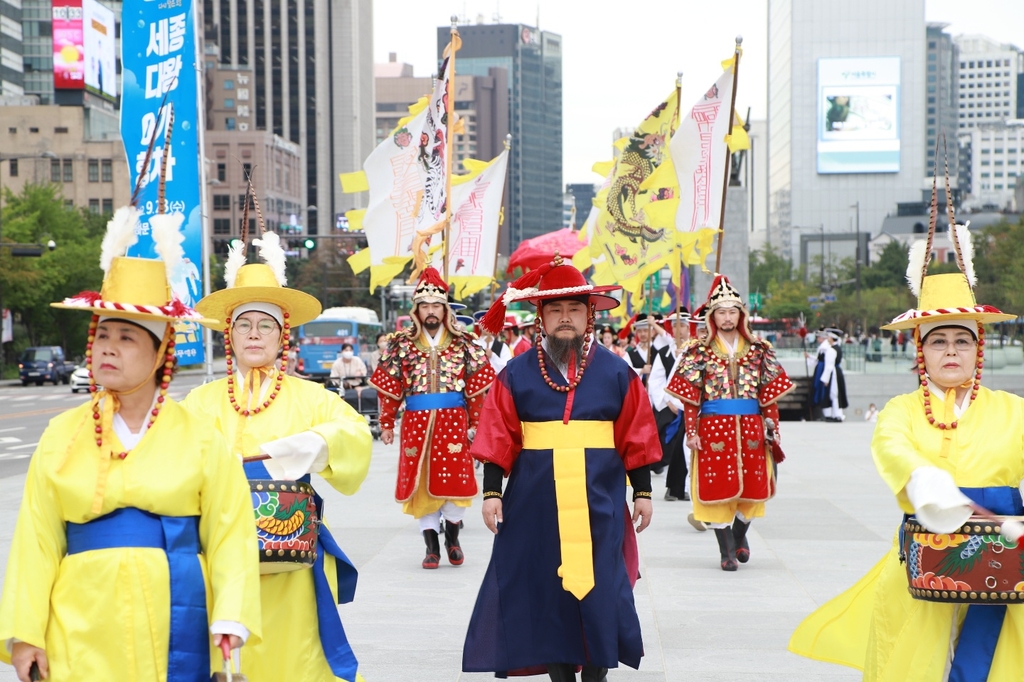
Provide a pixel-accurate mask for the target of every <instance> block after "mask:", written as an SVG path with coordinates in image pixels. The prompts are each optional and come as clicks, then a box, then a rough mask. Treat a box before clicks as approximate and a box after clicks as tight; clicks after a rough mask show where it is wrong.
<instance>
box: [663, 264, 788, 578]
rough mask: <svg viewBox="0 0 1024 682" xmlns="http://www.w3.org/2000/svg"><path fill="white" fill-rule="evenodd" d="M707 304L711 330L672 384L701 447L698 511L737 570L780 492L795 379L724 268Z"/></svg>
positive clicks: (694, 472) (690, 436) (727, 566)
mask: <svg viewBox="0 0 1024 682" xmlns="http://www.w3.org/2000/svg"><path fill="white" fill-rule="evenodd" d="M706 306H707V308H706V313H705V316H706V324H707V338H706V340H699V341H697V342H696V343H692V344H690V345H689V346H687V348H686V353H685V354H684V356H683V357H682V359H681V360H680V362H679V365H678V368H677V369H676V373H675V375H673V377H672V380H671V381H670V382H669V385H668V388H667V389H666V391H667V392H668V393H669V394H670V395H673V396H675V397H676V398H679V399H680V400H681V401H682V402H683V407H684V412H685V423H686V445H687V447H689V448H690V450H692V451H693V452H694V453H696V454H695V456H694V459H693V467H692V468H691V471H690V485H691V488H692V490H691V493H690V497H691V498H692V501H693V515H694V517H695V519H696V520H697V521H702V522H704V523H705V524H707V525H709V526H711V527H712V528H714V529H715V535H716V536H717V538H718V547H719V550H720V551H721V556H722V561H721V567H722V570H723V571H735V570H736V569H737V562H739V563H746V562H747V561H749V559H750V547H749V543H748V542H747V537H746V536H747V530H748V529H749V528H750V522H751V521H752V520H753V519H755V518H757V517H759V516H764V503H765V501H766V500H769V499H771V498H772V497H773V496H774V495H775V465H776V464H777V463H778V462H779V461H781V450H780V449H778V448H776V447H773V446H772V443H771V442H772V441H775V442H776V443H777V442H778V437H779V436H778V424H779V408H778V405H777V404H776V401H777V400H778V399H779V398H780V397H781V396H782V395H785V394H786V393H788V392H789V391H791V390H793V383H792V382H791V381H790V380H789V377H788V376H786V372H785V370H784V369H782V365H780V364H779V362H778V360H776V358H775V352H774V351H773V350H772V347H771V345H770V344H768V343H767V342H765V341H762V340H760V339H758V338H757V337H756V336H754V334H753V333H752V332H751V331H750V327H749V326H748V324H747V311H746V307H745V306H744V303H743V298H742V297H741V296H740V293H739V292H738V291H737V290H736V289H735V287H733V286H732V284H731V283H730V282H729V279H728V278H727V277H726V276H725V275H717V274H716V275H715V279H714V282H713V283H712V285H711V291H710V292H709V293H708V300H707V303H706ZM773 451H774V452H773ZM730 524H732V527H731V528H730Z"/></svg>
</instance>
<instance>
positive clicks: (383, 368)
mask: <svg viewBox="0 0 1024 682" xmlns="http://www.w3.org/2000/svg"><path fill="white" fill-rule="evenodd" d="M447 293H448V285H447V284H445V283H444V280H442V279H441V275H439V274H438V272H437V270H436V269H434V268H427V269H426V270H424V271H423V274H422V275H421V276H420V279H419V282H418V283H417V284H416V289H415V291H414V292H413V296H412V301H413V311H412V313H413V314H412V322H413V326H412V327H411V328H410V329H407V330H404V331H402V332H397V333H395V334H393V335H392V336H391V337H390V341H389V343H388V348H387V350H386V351H385V352H384V355H382V356H381V359H380V365H378V366H377V370H376V371H375V372H374V373H373V376H372V377H371V378H370V384H371V385H372V386H373V387H374V388H376V389H377V393H378V395H379V396H380V407H381V411H380V425H381V428H382V429H383V432H382V433H381V438H380V439H381V441H382V442H383V443H384V444H385V445H391V444H392V443H393V442H394V440H395V415H396V414H397V413H398V408H399V407H401V406H402V403H403V401H404V402H405V416H404V417H403V418H402V433H401V441H400V446H401V454H400V455H399V458H398V481H397V483H396V485H395V500H396V501H398V502H401V503H402V511H403V512H404V513H406V514H409V515H411V516H413V517H415V518H416V519H417V520H418V521H419V526H420V531H421V532H422V533H423V539H424V541H425V542H426V546H427V551H426V556H425V557H424V559H423V563H422V566H423V568H437V567H438V564H439V563H440V561H441V547H440V541H439V534H440V532H441V517H442V515H443V516H444V545H445V549H446V551H447V554H448V561H449V563H451V564H452V565H453V566H459V565H461V564H462V562H463V561H464V560H465V556H464V554H463V552H462V547H461V546H460V545H459V527H460V526H459V523H460V522H461V521H462V518H463V516H465V514H466V509H467V508H468V507H469V506H470V505H471V504H472V501H473V498H474V497H476V493H477V483H476V476H474V474H473V460H472V458H471V457H470V456H469V443H470V441H471V440H472V439H473V434H474V433H475V431H476V427H477V422H478V421H479V419H480V408H481V406H482V405H483V401H484V393H485V392H486V390H487V389H488V388H489V387H490V385H491V382H492V381H493V380H494V370H493V369H492V368H491V366H490V364H488V362H487V358H486V356H485V354H484V350H483V349H482V348H480V346H478V345H477V344H475V343H473V339H472V334H465V333H463V330H462V326H461V325H460V324H458V322H456V321H455V319H454V316H453V315H452V313H451V311H450V310H449V309H448V299H447Z"/></svg>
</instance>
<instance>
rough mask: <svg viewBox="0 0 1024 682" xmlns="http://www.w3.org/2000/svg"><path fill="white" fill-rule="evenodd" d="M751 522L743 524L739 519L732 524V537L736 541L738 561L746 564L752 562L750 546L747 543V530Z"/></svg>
mask: <svg viewBox="0 0 1024 682" xmlns="http://www.w3.org/2000/svg"><path fill="white" fill-rule="evenodd" d="M748 528H750V521H747V522H746V523H743V522H742V521H740V519H739V517H736V519H735V520H734V521H733V522H732V537H733V539H734V540H735V541H736V561H738V562H740V563H741V564H745V563H747V562H748V561H750V544H749V543H748V542H747V529H748Z"/></svg>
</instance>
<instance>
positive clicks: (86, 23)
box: [82, 0, 117, 100]
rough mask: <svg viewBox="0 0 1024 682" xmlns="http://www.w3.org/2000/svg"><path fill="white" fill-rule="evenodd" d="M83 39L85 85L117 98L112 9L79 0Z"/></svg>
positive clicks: (101, 93)
mask: <svg viewBox="0 0 1024 682" xmlns="http://www.w3.org/2000/svg"><path fill="white" fill-rule="evenodd" d="M82 29H83V38H84V40H85V88H86V89H87V90H89V91H90V92H94V93H96V94H97V95H102V96H103V97H106V98H108V99H111V100H113V99H117V49H116V47H117V46H116V44H115V40H114V13H113V11H111V10H109V9H107V8H106V7H104V6H103V5H101V4H100V3H98V2H96V0H82Z"/></svg>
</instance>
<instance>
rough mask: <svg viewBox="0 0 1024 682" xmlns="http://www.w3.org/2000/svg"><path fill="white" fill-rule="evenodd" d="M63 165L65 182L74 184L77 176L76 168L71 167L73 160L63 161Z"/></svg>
mask: <svg viewBox="0 0 1024 682" xmlns="http://www.w3.org/2000/svg"><path fill="white" fill-rule="evenodd" d="M61 165H62V166H63V169H62V170H63V171H64V172H63V175H64V182H74V181H75V174H74V168H73V166H72V165H71V159H63V160H62V162H61Z"/></svg>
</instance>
